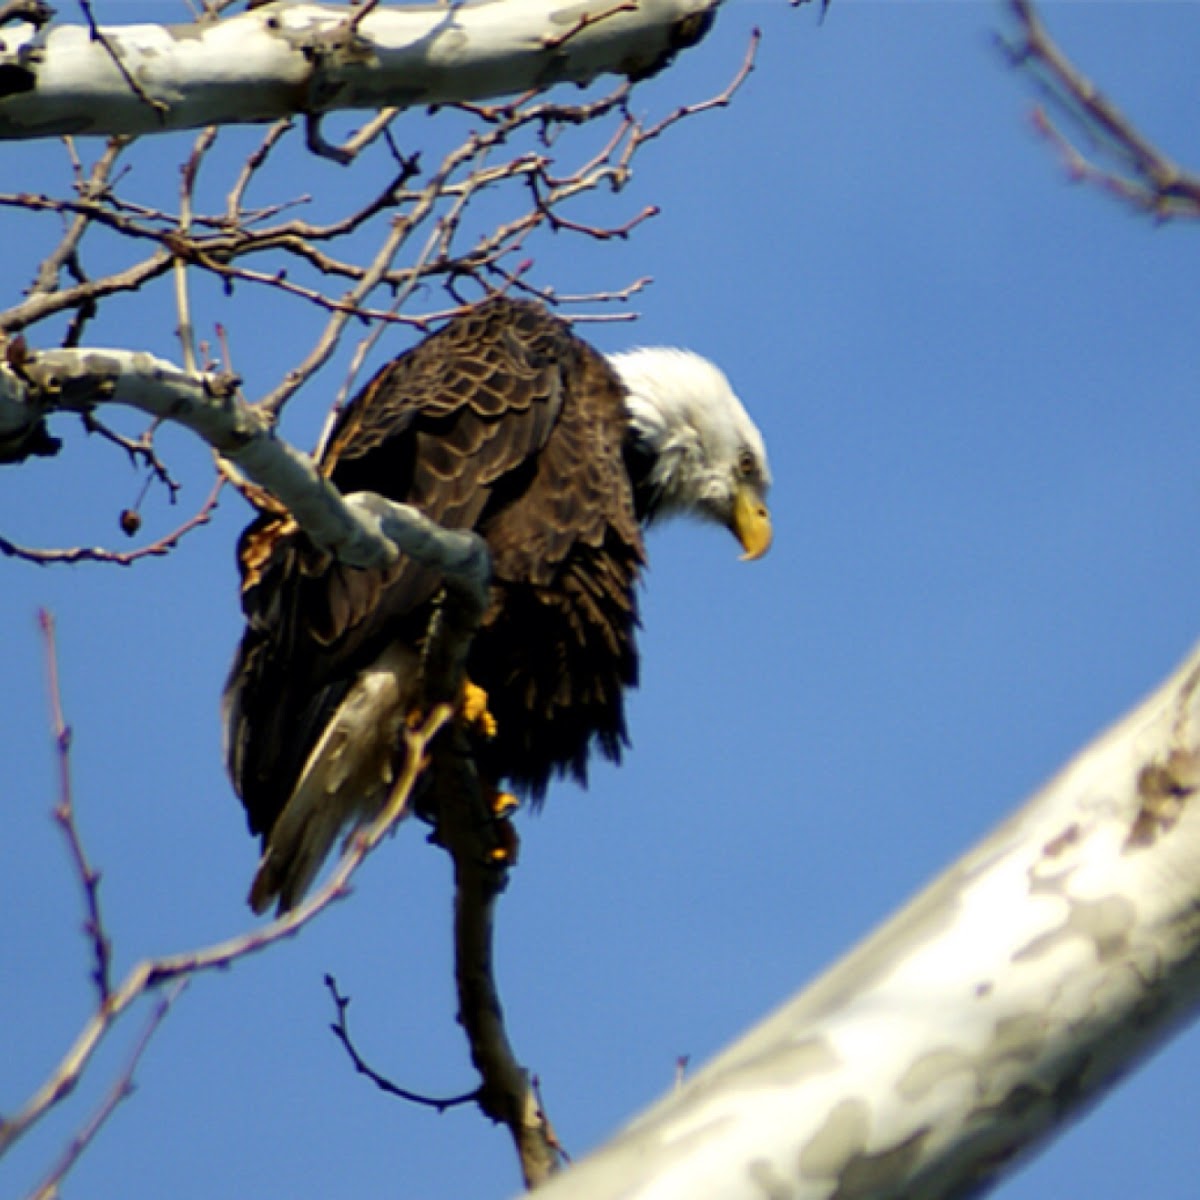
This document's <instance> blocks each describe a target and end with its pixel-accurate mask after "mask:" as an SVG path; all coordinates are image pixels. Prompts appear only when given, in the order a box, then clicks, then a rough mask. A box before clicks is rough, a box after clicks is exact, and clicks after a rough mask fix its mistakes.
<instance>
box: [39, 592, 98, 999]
mask: <svg viewBox="0 0 1200 1200" xmlns="http://www.w3.org/2000/svg"><path fill="white" fill-rule="evenodd" d="M38 624H39V625H40V626H41V630H42V638H43V640H44V641H45V643H46V683H47V690H48V692H49V695H50V712H51V719H52V721H53V726H54V747H55V750H56V751H57V754H58V803H57V804H56V805H55V806H54V820H55V823H56V824H57V825H58V827H59V828H60V829H61V830H62V832H63V837H64V838H65V839H66V842H67V849H68V851H69V852H70V855H71V862H72V864H73V866H74V868H75V875H76V876H77V877H78V879H79V882H80V885H81V886H82V888H83V900H84V907H85V908H86V910H87V919H86V921H85V922H84V926H83V931H84V933H85V934H86V935H87V939H88V941H89V943H90V944H91V947H92V957H93V960H94V966H93V968H92V981H93V982H94V983H95V985H96V998H97V1001H98V1003H99V1004H100V1006H101V1007H103V1006H104V1005H105V1004H107V1003H108V998H109V996H111V995H112V943H111V942H110V940H109V938H108V934H107V933H106V932H105V929H104V918H103V916H102V915H101V912H100V872H99V871H97V870H96V869H95V867H93V866H92V864H91V863H90V862H89V861H88V856H87V852H86V851H85V850H84V848H83V839H82V838H81V837H80V836H79V827H78V826H77V825H76V824H75V801H74V797H73V795H72V791H71V727H70V726H69V725H68V724H67V721H66V717H64V715H63V705H62V692H61V689H60V688H59V682H58V643H57V639H56V638H55V634H54V617H53V616H52V615H51V614H50V612H49V611H48V610H46V609H44V608H43V609H42V610H41V611H40V612H39V613H38Z"/></svg>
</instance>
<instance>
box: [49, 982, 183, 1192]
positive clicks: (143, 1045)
mask: <svg viewBox="0 0 1200 1200" xmlns="http://www.w3.org/2000/svg"><path fill="white" fill-rule="evenodd" d="M187 984H188V981H187V980H186V979H180V980H178V981H177V982H176V983H175V984H174V986H173V987H170V988H168V989H167V991H166V993H165V994H164V995H162V996H160V997H159V1000H158V1003H157V1004H155V1006H154V1008H153V1010H152V1011H151V1013H150V1016H149V1018H148V1019H147V1021H146V1024H145V1026H144V1027H143V1029H142V1032H141V1033H140V1034H139V1035H138V1039H137V1041H136V1042H135V1043H134V1045H133V1050H132V1051H131V1052H130V1054H129V1058H128V1059H127V1060H126V1063H125V1066H124V1068H123V1069H122V1071H121V1073H120V1074H119V1075H118V1076H117V1078H116V1079H115V1080H114V1081H113V1084H112V1086H111V1087H110V1088H109V1090H108V1092H107V1094H106V1095H105V1096H104V1099H103V1100H102V1101H101V1102H100V1105H99V1107H98V1108H97V1109H96V1111H95V1112H94V1113H93V1114H92V1116H91V1117H90V1118H89V1120H88V1122H87V1123H86V1124H85V1125H84V1126H83V1128H82V1129H80V1130H79V1132H78V1133H76V1134H75V1136H74V1137H73V1138H71V1140H70V1142H69V1143H68V1144H67V1146H66V1148H65V1149H64V1150H63V1152H62V1155H61V1156H60V1158H59V1160H58V1162H56V1163H55V1164H54V1166H53V1167H52V1168H51V1169H50V1171H49V1172H48V1174H47V1175H46V1177H45V1178H44V1179H43V1180H42V1182H41V1183H40V1184H39V1185H38V1186H37V1188H36V1189H35V1190H34V1191H33V1192H31V1193H30V1196H29V1200H56V1198H57V1197H58V1195H59V1185H60V1184H61V1183H62V1181H63V1180H64V1179H65V1178H66V1176H67V1175H68V1174H69V1173H70V1171H71V1169H72V1168H73V1167H74V1166H75V1164H76V1163H77V1162H78V1161H79V1160H80V1158H82V1157H83V1154H84V1152H85V1151H86V1150H87V1149H88V1147H89V1146H90V1145H91V1144H92V1142H94V1141H95V1140H96V1136H97V1135H98V1134H99V1133H100V1130H101V1129H103V1128H104V1126H105V1125H106V1124H107V1122H108V1119H109V1117H111V1116H112V1115H113V1113H114V1112H116V1110H117V1108H118V1107H120V1105H121V1102H122V1101H124V1100H127V1099H129V1097H130V1096H132V1095H133V1090H134V1083H133V1077H134V1073H135V1072H136V1071H137V1068H138V1065H139V1064H140V1063H141V1061H142V1058H143V1057H144V1056H145V1053H146V1050H147V1048H148V1047H149V1045H150V1042H151V1039H153V1037H154V1035H155V1034H156V1033H157V1032H158V1030H159V1027H160V1026H161V1025H162V1023H163V1022H164V1021H165V1020H166V1019H167V1015H168V1014H169V1013H170V1011H171V1009H172V1007H173V1006H174V1004H175V1001H176V1000H178V999H179V997H180V996H181V995H182V994H183V990H184V988H186V987H187Z"/></svg>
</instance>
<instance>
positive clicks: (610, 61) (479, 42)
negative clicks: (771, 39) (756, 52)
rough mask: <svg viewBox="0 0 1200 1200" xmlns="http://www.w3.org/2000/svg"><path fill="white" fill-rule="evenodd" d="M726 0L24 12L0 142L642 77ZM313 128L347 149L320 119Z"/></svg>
mask: <svg viewBox="0 0 1200 1200" xmlns="http://www.w3.org/2000/svg"><path fill="white" fill-rule="evenodd" d="M719 3H720V0H620V2H616V3H614V0H573V2H568V0H505V2H504V3H503V4H500V3H495V2H494V0H482V2H478V3H462V4H454V5H450V6H445V5H427V6H409V5H404V6H396V5H378V6H375V5H366V6H357V7H355V6H346V5H335V4H308V3H278V4H264V5H257V6H254V7H252V8H251V9H250V10H249V11H246V12H240V13H237V14H235V15H233V16H229V17H220V18H218V19H215V20H201V21H199V22H197V23H196V24H194V25H124V26H109V27H105V28H99V27H96V26H95V25H94V24H93V25H92V26H91V27H89V26H88V25H86V24H85V25H57V24H48V25H39V24H36V23H34V22H31V21H28V20H25V21H22V22H20V23H18V24H14V25H12V26H10V27H8V28H6V29H5V36H4V38H3V48H2V49H0V138H9V139H12V138H44V137H51V136H55V135H60V134H69V135H73V136H79V135H84V134H90V135H97V136H112V135H114V134H149V133H162V132H166V131H169V130H179V129H197V128H202V127H204V126H207V125H229V124H244V123H246V122H271V121H277V120H280V119H281V118H284V117H289V116H295V115H306V116H308V117H310V118H311V117H315V116H317V115H319V114H321V113H326V112H332V111H335V110H340V109H382V108H396V109H399V108H406V107H411V106H414V105H420V106H427V105H437V104H449V103H455V102H458V101H464V100H488V99H495V98H497V97H501V96H510V95H518V94H520V93H522V92H530V91H535V90H539V89H542V88H546V87H549V86H551V85H552V84H555V83H561V82H573V83H577V84H586V83H590V82H591V81H592V80H593V79H595V78H597V77H598V76H600V75H604V74H619V75H624V76H626V77H627V78H629V79H642V78H645V77H646V76H648V75H652V74H654V73H656V72H657V71H660V70H662V69H663V68H664V67H665V66H667V65H668V64H669V63H670V62H671V60H672V59H673V58H674V57H675V55H676V54H677V53H678V52H679V51H680V50H682V49H685V48H686V47H688V46H691V45H693V44H695V43H696V42H697V41H699V40H700V38H701V37H703V36H704V34H705V33H706V32H707V31H708V29H709V27H710V25H711V24H712V20H713V15H714V13H715V10H716V8H717V5H718V4H719ZM309 140H310V144H312V143H313V142H314V141H315V142H316V143H317V144H318V145H320V146H324V147H325V149H326V150H328V151H332V152H333V156H334V157H338V154H339V148H332V147H328V145H327V144H326V143H324V142H323V139H321V137H320V134H319V130H316V129H314V128H310V136H309ZM351 150H352V148H351ZM347 153H349V152H348V151H347ZM352 156H353V155H352V153H350V157H352Z"/></svg>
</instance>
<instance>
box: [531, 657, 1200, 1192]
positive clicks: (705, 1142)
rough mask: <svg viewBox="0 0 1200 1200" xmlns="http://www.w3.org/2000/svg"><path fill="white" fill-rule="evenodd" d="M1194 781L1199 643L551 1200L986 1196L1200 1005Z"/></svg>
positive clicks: (802, 920) (1199, 759)
mask: <svg viewBox="0 0 1200 1200" xmlns="http://www.w3.org/2000/svg"><path fill="white" fill-rule="evenodd" d="M969 786H970V781H969V780H960V781H949V782H948V783H947V788H948V789H952V788H955V787H957V788H959V789H961V788H964V787H969ZM1197 789H1200V649H1197V650H1196V651H1193V653H1192V654H1191V656H1190V657H1189V658H1188V659H1187V660H1186V661H1185V662H1184V663H1183V665H1182V666H1181V667H1180V668H1179V669H1178V671H1177V672H1176V673H1175V675H1174V676H1173V677H1172V678H1171V679H1169V680H1168V681H1167V683H1166V684H1165V685H1164V686H1163V687H1162V688H1161V689H1160V690H1159V691H1158V692H1157V693H1155V694H1154V695H1153V696H1151V697H1150V698H1149V699H1148V700H1146V701H1145V702H1143V703H1142V704H1141V705H1140V707H1138V708H1137V709H1135V710H1134V711H1133V712H1132V713H1130V714H1129V715H1128V716H1127V717H1126V718H1125V719H1124V720H1123V721H1121V722H1120V723H1119V724H1118V725H1116V726H1115V727H1114V728H1113V729H1111V730H1110V731H1109V732H1107V733H1106V734H1104V735H1103V736H1101V737H1100V738H1099V739H1098V740H1097V741H1096V742H1095V743H1094V744H1093V745H1092V746H1090V747H1089V748H1088V749H1087V750H1085V751H1084V752H1083V753H1082V754H1080V755H1079V756H1078V757H1077V758H1076V759H1075V760H1074V761H1073V762H1071V763H1070V764H1069V765H1068V766H1067V767H1066V768H1065V769H1064V770H1063V771H1062V772H1061V773H1060V774H1059V775H1058V776H1057V777H1056V778H1055V779H1054V780H1052V781H1051V782H1050V784H1048V785H1047V786H1046V788H1045V789H1044V790H1043V791H1041V792H1040V793H1039V794H1038V795H1036V796H1035V797H1034V798H1033V799H1032V800H1031V801H1030V802H1029V803H1028V804H1027V805H1026V806H1025V807H1024V808H1023V809H1021V810H1020V811H1019V812H1017V813H1016V814H1015V815H1014V816H1012V817H1011V818H1010V819H1009V820H1008V821H1006V822H1005V823H1004V824H1003V825H1001V826H1000V827H999V828H998V829H997V830H996V831H995V832H994V833H992V834H991V835H990V836H989V837H988V838H986V839H985V840H984V841H983V842H982V843H981V844H980V845H979V846H978V847H977V848H976V849H975V850H973V851H972V852H971V853H969V854H968V855H967V856H966V857H965V858H963V859H962V860H961V861H959V862H958V863H956V864H955V865H954V866H952V867H951V868H950V869H949V870H948V871H947V872H946V873H945V874H944V875H942V876H941V877H940V878H938V879H937V880H935V881H934V882H933V883H932V884H931V885H930V886H929V887H928V888H927V889H926V890H925V891H924V892H922V893H921V894H919V895H918V896H917V897H916V898H915V899H914V900H913V901H912V902H910V903H909V904H908V906H907V907H905V908H904V909H902V910H901V911H900V912H899V913H898V914H897V915H896V916H894V917H893V918H892V919H891V920H890V921H888V922H887V923H886V924H885V925H883V927H882V928H880V929H879V930H878V931H877V932H876V933H875V934H874V935H873V936H871V937H869V938H868V939H867V940H866V941H865V942H863V943H862V944H861V945H860V946H858V947H857V948H856V949H855V950H853V951H852V952H851V953H850V954H849V955H848V956H847V957H846V958H845V959H843V960H842V961H841V962H839V963H838V964H836V965H835V966H834V967H833V968H832V969H831V970H830V971H828V972H827V973H826V974H825V975H824V976H823V977H821V978H819V979H818V980H817V981H816V982H815V983H813V984H812V985H811V986H809V987H808V988H807V989H806V990H804V991H803V992H801V993H800V994H799V995H798V996H797V997H795V998H794V999H793V1000H791V1001H790V1002H789V1003H787V1004H786V1005H785V1006H784V1007H783V1008H781V1009H780V1010H779V1011H778V1012H776V1013H775V1014H774V1015H773V1016H771V1017H769V1018H768V1019H767V1020H766V1021H764V1022H763V1023H762V1024H761V1025H760V1026H759V1027H758V1028H756V1029H754V1030H753V1031H751V1032H750V1033H749V1034H747V1035H746V1036H745V1037H743V1038H742V1039H741V1040H740V1041H739V1042H737V1043H736V1044H734V1045H733V1046H732V1047H731V1048H730V1049H728V1050H726V1051H725V1052H724V1053H723V1054H722V1055H720V1056H719V1057H718V1058H717V1059H716V1060H715V1061H714V1062H712V1063H711V1065H709V1066H708V1067H706V1068H705V1069H704V1070H703V1071H701V1072H700V1073H698V1074H697V1075H696V1076H695V1077H694V1078H693V1079H692V1080H691V1081H690V1082H689V1083H688V1084H687V1085H686V1086H685V1087H683V1088H682V1089H680V1090H679V1091H678V1092H676V1093H675V1094H674V1095H672V1096H670V1097H669V1098H668V1099H666V1100H665V1101H663V1102H662V1103H660V1104H659V1105H658V1106H657V1107H655V1108H653V1109H651V1110H650V1111H649V1112H648V1113H647V1114H646V1115H645V1116H643V1117H642V1118H641V1119H640V1120H638V1121H636V1122H635V1123H634V1124H633V1125H631V1126H630V1127H629V1128H628V1129H627V1130H626V1131H624V1132H623V1133H621V1134H619V1135H618V1136H617V1137H616V1138H615V1139H614V1140H613V1141H612V1142H611V1143H610V1144H609V1145H607V1146H606V1147H603V1148H601V1149H600V1150H599V1151H597V1152H596V1153H595V1154H593V1155H592V1156H591V1157H590V1158H587V1159H584V1160H583V1161H582V1162H581V1163H580V1164H579V1165H578V1166H576V1167H574V1168H573V1169H571V1170H569V1171H567V1172H565V1173H564V1174H563V1175H561V1176H558V1177H557V1178H556V1179H555V1180H554V1181H553V1182H551V1183H550V1184H549V1185H548V1186H547V1187H546V1188H544V1189H543V1190H540V1191H539V1192H538V1196H539V1200H541V1198H543V1197H544V1200H560V1198H562V1200H565V1198H566V1197H570V1198H571V1200H617V1197H620V1198H621V1200H694V1198H695V1197H697V1196H720V1197H722V1200H830V1198H833V1197H851V1196H852V1197H856V1198H858V1200H900V1198H902V1197H903V1198H904V1200H942V1198H946V1197H965V1196H974V1195H978V1194H980V1193H981V1192H982V1191H984V1190H986V1189H987V1187H988V1186H989V1185H990V1184H992V1183H994V1182H996V1180H997V1179H998V1178H999V1177H1000V1176H1001V1175H1002V1174H1003V1173H1004V1172H1005V1171H1006V1170H1008V1169H1009V1168H1011V1167H1012V1166H1013V1164H1014V1163H1016V1162H1017V1161H1019V1160H1020V1159H1021V1157H1022V1156H1023V1155H1025V1154H1027V1153H1028V1152H1029V1151H1030V1150H1031V1149H1032V1148H1034V1147H1035V1146H1036V1145H1037V1144H1038V1143H1039V1142H1041V1141H1043V1140H1045V1139H1046V1138H1047V1137H1048V1136H1049V1135H1051V1134H1052V1133H1053V1132H1055V1131H1056V1130H1060V1129H1061V1128H1062V1127H1063V1126H1064V1125H1065V1124H1066V1123H1067V1122H1068V1121H1069V1120H1070V1119H1071V1118H1072V1117H1074V1116H1078V1115H1079V1113H1080V1112H1081V1110H1082V1109H1084V1108H1085V1107H1086V1106H1087V1105H1088V1104H1089V1103H1091V1102H1093V1101H1095V1100H1096V1098H1097V1097H1098V1096H1099V1095H1100V1094H1101V1093H1103V1092H1104V1090H1105V1089H1106V1088H1108V1087H1109V1086H1110V1085H1111V1084H1113V1083H1114V1082H1116V1081H1117V1080H1118V1079H1119V1078H1120V1077H1121V1076H1122V1075H1123V1074H1125V1073H1126V1072H1128V1071H1129V1070H1130V1069H1131V1067H1133V1066H1134V1065H1135V1064H1136V1063H1137V1061H1138V1060H1139V1059H1140V1058H1142V1057H1144V1056H1145V1055H1146V1054H1147V1053H1148V1052H1149V1051H1150V1050H1151V1049H1153V1048H1154V1047H1155V1046H1156V1045H1157V1044H1158V1043H1160V1042H1161V1041H1162V1040H1163V1039H1164V1038H1166V1037H1167V1036H1168V1035H1169V1034H1170V1033H1172V1032H1173V1031H1174V1030H1175V1029H1177V1028H1178V1027H1179V1026H1180V1024H1181V1023H1182V1022H1184V1021H1185V1020H1186V1019H1188V1018H1189V1017H1191V1016H1192V1015H1193V1013H1194V1012H1195V1009H1196V1005H1197V1000H1198V999H1200V791H1198V790H1197ZM953 798H954V793H953V792H950V794H949V795H947V796H946V797H942V798H940V799H939V800H937V801H935V802H934V806H933V807H931V808H930V809H929V810H928V811H927V812H926V811H920V810H919V809H918V808H917V807H916V806H915V805H914V809H913V812H912V819H913V820H914V821H921V820H934V819H936V804H938V803H941V804H944V803H947V802H949V801H952V800H953ZM811 915H812V914H811V913H802V914H799V916H798V921H797V935H796V936H798V937H802V936H803V929H804V928H805V925H806V923H807V922H809V921H811Z"/></svg>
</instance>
